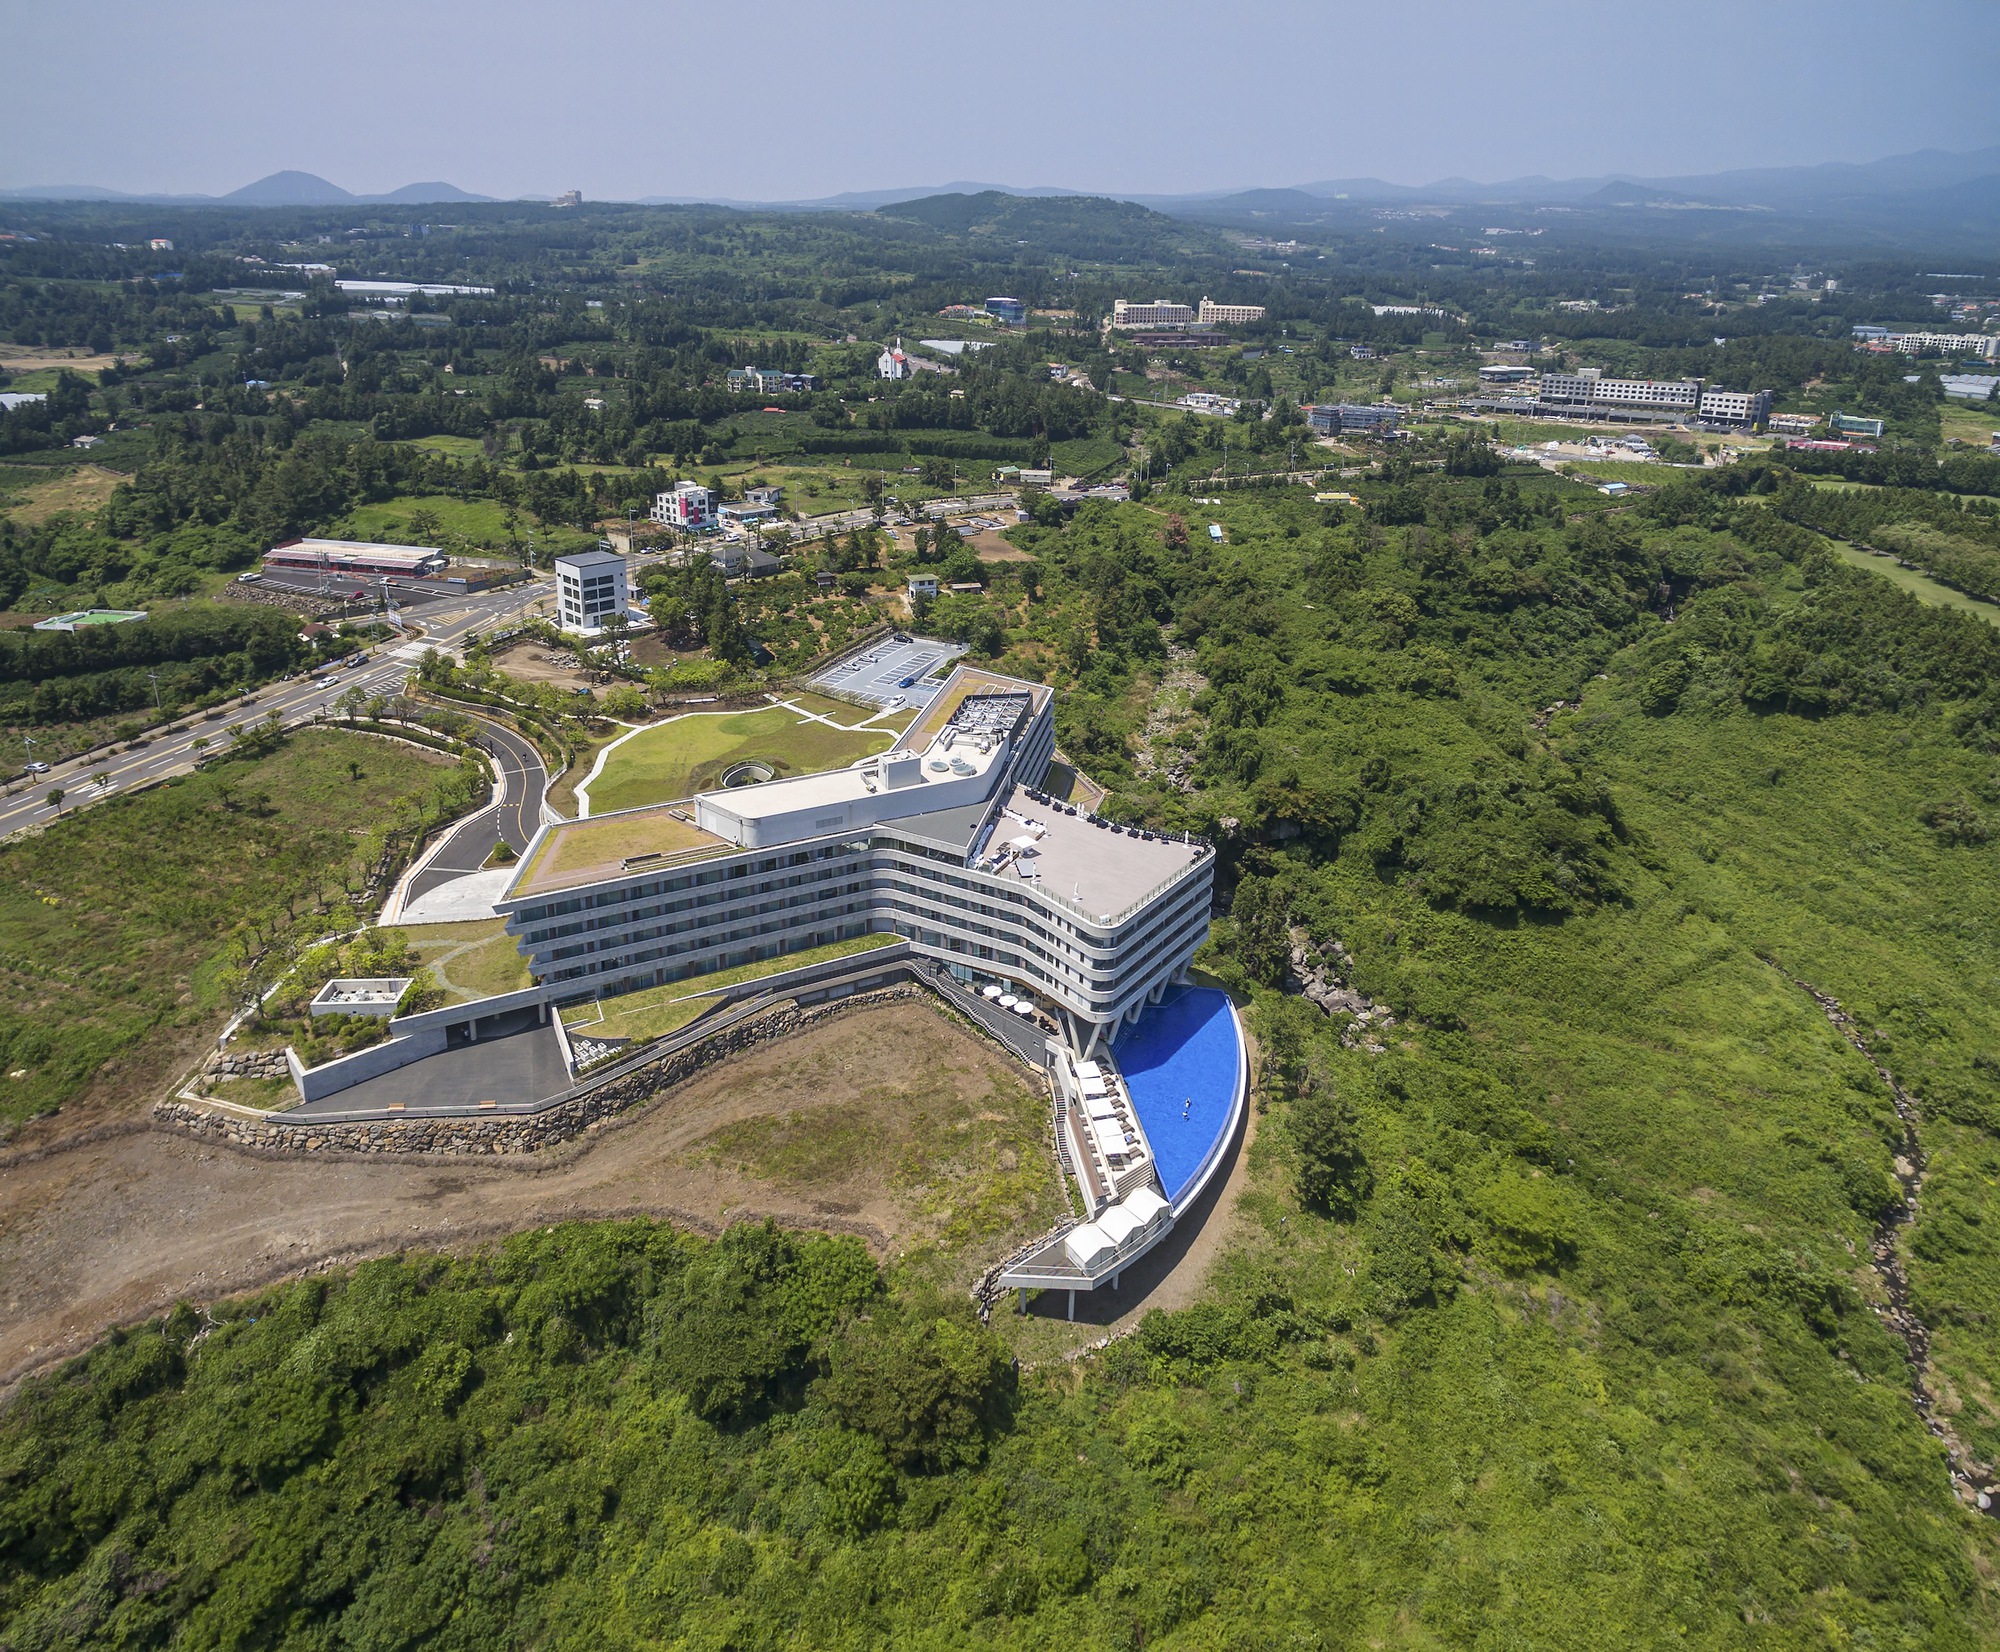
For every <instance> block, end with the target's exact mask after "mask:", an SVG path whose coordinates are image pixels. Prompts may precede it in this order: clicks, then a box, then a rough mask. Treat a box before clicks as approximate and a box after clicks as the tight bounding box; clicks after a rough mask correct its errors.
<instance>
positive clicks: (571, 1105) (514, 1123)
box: [153, 982, 924, 1155]
mask: <svg viewBox="0 0 2000 1652" xmlns="http://www.w3.org/2000/svg"><path fill="white" fill-rule="evenodd" d="M923 996H924V994H923V989H922V988H920V987H918V986H915V985H914V984H911V983H907V982H905V983H900V984H898V985H896V986H891V987H883V988H881V989H880V990H878V991H875V992H867V993H857V994H856V995H855V996H853V997H851V998H839V999H835V1000H834V1001H832V1002H831V1003H826V1004H813V1005H810V1006H808V1007H806V1008H804V1009H801V1008H799V1007H798V1006H797V1005H795V1004H785V1005H781V1006H779V1007H778V1008H775V1009H773V1010H771V1011H770V1012H769V1013H768V1014H765V1015H756V1016H752V1017H751V1018H750V1019H749V1020H747V1021H739V1022H738V1023H737V1024H736V1025H735V1026H733V1027H725V1028H722V1029H720V1030H718V1031H717V1033H716V1034H715V1036H714V1037H713V1038H707V1039H704V1040H702V1041H701V1042H700V1043H699V1044H693V1045H690V1046H688V1047H687V1048H686V1049H682V1050H677V1051H675V1052H674V1053H673V1054H672V1055H670V1056H666V1057H663V1058H662V1059H661V1060H660V1061H658V1062H656V1063H654V1064H652V1065H649V1066H645V1067H641V1068H639V1069H638V1070H637V1071H635V1072H630V1073H626V1074H625V1075H623V1076H622V1077H620V1078H617V1079H614V1080H612V1081H611V1082H609V1083H606V1084H602V1085H599V1086H598V1087H597V1088H595V1089H592V1090H587V1091H585V1092H583V1093H582V1094H580V1095H571V1096H567V1097H565V1098H564V1099H563V1100H561V1101H558V1102H556V1103H555V1104H554V1105H553V1106H549V1107H544V1108H543V1109H541V1111H539V1112H535V1113H493V1114H469V1115H464V1114H462V1115H453V1116H444V1117H429V1118H427V1117H424V1116H422V1115H415V1116H412V1117H409V1118H397V1119H364V1120H355V1121H352V1122H346V1123H328V1124H314V1123H311V1122H310V1121H306V1120H287V1119H284V1118H280V1117H273V1118H265V1119H249V1118H244V1117H242V1116H241V1115H239V1114H235V1113H230V1114H224V1113H220V1112H216V1111H212V1110H210V1109H207V1108H204V1107H200V1106H196V1105H194V1104H192V1103H189V1102H184V1101H177V1100H168V1101H161V1102H157V1103H155V1104H154V1107H153V1118H154V1121H155V1122H156V1123H157V1124H159V1125H161V1126H163V1127H165V1128H167V1129H170V1130H178V1131H181V1132H183V1133H184V1134H186V1135H190V1136H195V1137H198V1138H200V1139H203V1140H208V1141H223V1142H227V1143H229V1144H230V1145H231V1146H233V1147H246V1148H251V1149H254V1150H260V1151H263V1152H267V1153H285V1154H300V1153H308V1154H309V1153H435V1154H452V1155H467V1154H481V1155H490V1154H503V1155H518V1154H524V1153H535V1152H539V1151H541V1150H542V1149H544V1148H549V1147H555V1146H558V1145H560V1144H561V1143H563V1142H566V1141H570V1140H572V1139H573V1138H575V1137H577V1136H579V1135H581V1134H583V1133H584V1132H585V1131H586V1130H590V1129H593V1128H594V1127H596V1126H597V1125H600V1124H602V1123H603V1122H604V1121H605V1120H607V1119H610V1118H614V1117H616V1116H617V1115H618V1114H620V1113H623V1112H626V1111H627V1110H629V1109H631V1108H634V1107H638V1106H640V1105H642V1104H643V1103H645V1102H649V1101H652V1100H654V1099H655V1098H657V1097H658V1096H660V1095H661V1094H662V1093H663V1092H665V1091H667V1090H671V1089H672V1088H673V1087H674V1086H675V1085H677V1084H683V1083H685V1082H686V1081H687V1080H688V1079H690V1078H692V1077H694V1075H695V1074H696V1073H698V1072H700V1071H701V1070H702V1069H703V1068H705V1067H710V1066H713V1065H714V1064H715V1063H716V1062H718V1061H721V1060H724V1059H725V1058H727V1057H729V1056H732V1055H735V1054H737V1053H738V1052H740V1051H743V1050H747V1049H751V1048H754V1047H755V1046H756V1045H759V1044H764V1043H768V1042H770V1041H771V1040H772V1039H776V1038H788V1037H790V1036H791V1035H792V1034H793V1033H796V1032H801V1031H803V1030H804V1029H805V1028H807V1027H810V1026H813V1025H815V1024H817V1023H818V1022H821V1021H827V1020H831V1019H832V1018H833V1017H835V1016H837V1015H845V1014H847V1013H848V1012H849V1011H851V1010H857V1009H868V1008H873V1007H875V1006H878V1005H882V1004H888V1003H893V1002H896V1001H897V1000H900V999H905V998H920V997H923Z"/></svg>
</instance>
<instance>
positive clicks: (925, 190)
mask: <svg viewBox="0 0 2000 1652" xmlns="http://www.w3.org/2000/svg"><path fill="white" fill-rule="evenodd" d="M1083 193H1084V192H1083V191H1082V190H1079V189H1062V188H1052V187H1050V186H1049V185H1046V184H1037V185H1033V186H1031V187H1028V188H1024V189H1015V188H1012V187H1011V186H1009V185H1007V184H976V183H955V184H928V185H925V186H924V187H922V188H920V189H855V190H848V191H846V192H845V193H843V194H840V195H818V196H814V197H812V198H811V199H807V200H796V201H746V200H738V199H735V198H733V197H730V196H726V195H644V196H641V197H640V198H639V199H638V200H636V201H634V202H633V203H632V204H633V205H634V206H719V207H738V208H742V209H744V210H746V211H751V212H879V211H880V210H881V209H882V208H883V207H891V206H900V205H901V204H902V203H903V202H905V201H921V200H928V199H930V198H931V197H934V196H941V195H1013V196H1018V197H1021V198H1023V199H1030V200H1043V199H1053V198H1056V197H1061V196H1071V195H1081V194H1083Z"/></svg>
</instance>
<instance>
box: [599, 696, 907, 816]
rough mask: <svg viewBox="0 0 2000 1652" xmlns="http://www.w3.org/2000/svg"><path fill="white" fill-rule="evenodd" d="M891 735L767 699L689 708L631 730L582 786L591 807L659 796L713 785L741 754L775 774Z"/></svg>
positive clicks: (849, 756)
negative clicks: (712, 709) (754, 706)
mask: <svg viewBox="0 0 2000 1652" xmlns="http://www.w3.org/2000/svg"><path fill="white" fill-rule="evenodd" d="M892 738H893V736H891V735H890V733H889V732H888V731H887V730H886V729H885V730H883V731H882V732H880V733H875V732H873V731H871V732H868V733H862V734H853V733H849V732H847V731H846V730H844V729H836V728H829V727H828V726H827V725H826V724H824V723H815V722H808V721H804V720H802V719H800V718H799V716H798V715H797V714H796V713H794V712H790V711H785V710H783V709H781V708H780V707H777V706H772V707H771V708H769V709H768V710H764V711H735V712H725V713H721V714H719V715H717V714H713V713H691V714H689V715H687V716H684V717H676V718H674V719H672V720H671V721H670V722H665V723H657V724H655V725H654V726H653V727H651V728H648V729H645V730H642V731H641V732H640V733H638V734H635V735H633V736H632V737H631V738H630V739H629V740H627V741H626V742H625V743H624V744H623V745H621V746H619V747H618V748H617V750H615V751H613V752H612V753H611V754H610V756H609V757H607V758H606V759H605V762H604V769H603V772H602V773H601V774H599V775H598V777H597V778H596V779H595V780H593V781H591V782H590V783H589V785H588V786H587V787H579V788H578V793H579V802H581V800H582V797H583V795H584V794H585V793H587V794H588V797H589V802H590V810H591V813H593V814H610V813H611V812H613V811H614V810H617V809H634V808H637V807H639V806H640V805H641V804H645V803H666V802H670V801H671V800H673V799H675V798H680V797H691V796H693V795H694V794H695V793H696V792H699V791H705V790H708V789H709V788H712V787H713V786H715V785H716V784H718V783H719V781H720V780H721V778H722V774H723V771H724V770H725V769H727V768H729V767H730V765H732V764H734V763H740V762H742V761H744V760H745V759H747V758H758V759H761V760H762V761H763V762H766V763H769V764H770V765H771V766H772V768H774V769H776V770H777V772H778V775H779V776H780V777H781V778H782V777H785V776H788V775H795V774H814V773H817V772H818V771H820V770H822V769H833V768H839V767H841V766H843V765H844V764H847V763H851V762H853V761H854V760H855V759H857V758H861V757H866V756H868V755H869V754H870V753H871V752H878V751H882V750H885V749H886V748H887V747H888V745H889V743H890V740H891V739H892Z"/></svg>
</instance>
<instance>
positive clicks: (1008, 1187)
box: [0, 1002, 1055, 1389]
mask: <svg viewBox="0 0 2000 1652" xmlns="http://www.w3.org/2000/svg"><path fill="white" fill-rule="evenodd" d="M1030 1100H1033V1101H1034V1102H1035V1105H1045V1103H1042V1102H1040V1101H1039V1098H1033V1097H1032V1096H1031V1093H1030V1088H1029V1085H1028V1081H1027V1080H1026V1078H1025V1076H1024V1075H1023V1073H1022V1071H1021V1069H1020V1068H1018V1067H1016V1066H1015V1065H1013V1064H1012V1063H1010V1062H1009V1061H1007V1060H1006V1059H1005V1058H1004V1057H1002V1056H1001V1055H1000V1054H999V1053H998V1052H997V1051H995V1050H994V1049H993V1048H992V1047H991V1046H990V1045H988V1044H986V1043H985V1042H983V1041H981V1040H979V1039H976V1038H974V1037H973V1036H972V1035H971V1034H969V1033H966V1032H964V1031H962V1030H960V1029H959V1028H957V1027H956V1026H954V1025H952V1024H951V1023H949V1022H947V1021H945V1020H944V1019H943V1018H942V1017H941V1016H939V1015H938V1014H936V1013H935V1012H934V1011H932V1010H931V1009H930V1008H929V1007H928V1006H927V1005H925V1004H923V1003H920V1002H909V1003H899V1004H892V1005H889V1006H887V1007H885V1008H881V1009H870V1010H866V1011H860V1012H856V1013H854V1014H851V1015H848V1016H843V1017H839V1018H836V1019H834V1020H832V1021H830V1022H826V1023H822V1024H820V1025H818V1026H816V1027H813V1028H811V1029H809V1030H808V1031H806V1032H804V1033H802V1034H800V1035H798V1036H797V1037H794V1038H790V1039H786V1040H783V1041H781V1042H779V1043H775V1044H772V1045H769V1046H766V1047H764V1048H762V1049H758V1050H754V1051H751V1052H749V1053H748V1054H746V1055H743V1056H739V1057H737V1058H735V1059H733V1060H731V1061H728V1062H725V1063H723V1064H722V1065H720V1066H718V1067H715V1068H713V1069H711V1070H709V1071H708V1072H705V1073H703V1074H700V1075H698V1076H697V1077H696V1078H694V1079H693V1080H691V1081H690V1082H689V1083H687V1084H685V1085H682V1086H680V1087H679V1088H678V1089H675V1090H672V1091H669V1092H667V1093H666V1094H665V1095H663V1096H661V1097H660V1098H659V1099H658V1100H657V1101H655V1102H653V1103H651V1104H650V1105H648V1106H647V1107H645V1108H644V1109H640V1110H637V1111H635V1112H633V1113H631V1114H628V1115H626V1116H625V1117H624V1118H622V1119H620V1120H617V1121H616V1122H614V1123H612V1124H609V1125H607V1126H605V1127H603V1128H601V1129H600V1130H598V1131H596V1132H594V1133H593V1134H592V1135H591V1136H590V1137H589V1138H587V1139H586V1140H585V1141H584V1142H582V1143H577V1144H573V1145H572V1146H571V1147H569V1148H567V1149H565V1150H563V1151H561V1152H559V1153H552V1154H549V1155H546V1156H542V1157H541V1158H539V1159H538V1160H534V1161H523V1160H512V1161H494V1160H483V1161H482V1160H475V1159H444V1158H433V1159H394V1160H390V1159H380V1158H367V1157H360V1156H343V1157H341V1158H339V1159H332V1160H319V1159H316V1160H312V1161H305V1160H298V1159H288V1158H279V1157H265V1156H260V1155H254V1154H247V1153H240V1152H235V1151H231V1150H229V1149H226V1148H220V1147H216V1146H213V1145H209V1144H205V1143H197V1142H194V1141H191V1140H189V1139H187V1138H185V1137H182V1136H179V1135H175V1134H172V1133H169V1132H165V1131H157V1130H154V1129H152V1128H150V1127H149V1126H146V1125H144V1124H140V1123H137V1122H136V1121H135V1122H133V1123H132V1124H131V1125H130V1126H129V1128H127V1129H126V1130H124V1131H123V1133H118V1134H112V1135H108V1136H101V1137H99V1138H97V1139H90V1138H89V1137H85V1138H83V1139H81V1140H74V1139H73V1140H72V1141H71V1142H70V1143H69V1144H64V1143H62V1142H56V1143H53V1144H51V1145H49V1146H46V1147H43V1148H41V1149H39V1150H36V1151H30V1152H27V1153H16V1154H13V1155H11V1156H0V1389H5V1388H11V1387H12V1386H13V1384H15V1383H16V1382H18V1381H19V1380H20V1378H21V1377H23V1376H25V1375H27V1374H29V1373H31V1372H33V1371H35V1370H38V1369H42V1368H45V1367H47V1366H49V1365H50V1364H52V1363H54V1362H56V1361H59V1360H61V1359H64V1358H67V1357H68V1356H70V1355H72V1354H75V1353H79V1352H81V1351H82V1350H83V1349H85V1348H86V1347H88V1346H89V1345H90V1344H91V1343H92V1342H93V1341H94V1340H95V1339H96V1338H97V1337H98V1336H99V1335H100V1334H101V1333H102V1332H103V1331H104V1329H105V1328H106V1327H108V1326H112V1325H119V1324H130V1323H133V1322H135V1321H138V1320H141V1319H144V1318H147V1317H149V1316H150V1315H153V1314H156V1313H159V1312H161V1311H163V1310H164V1309H166V1308H168V1307H170V1306H171V1305H172V1304H173V1303H174V1302H175V1301H177V1300H180V1299H183V1298H186V1299H189V1300H194V1301H208V1300H213V1299H214V1298H216V1297H221V1296H226V1295H230V1294H233V1293H236V1292H240V1291H245V1290H250V1289H253V1288H256V1287H259V1286H263V1285H267V1284H270V1283H273V1282H275V1281H277V1280H280V1279H285V1278H291V1277H296V1276H298V1275H301V1274H306V1273H311V1272H315V1271H319V1270H322V1269H325V1268H328V1267H335V1266H344V1265H347V1264H350V1263H352V1262H355V1261H358V1260H360V1259H362V1258H364V1257H368V1256H375V1255H383V1254H387V1253H391V1252H395V1251H400V1250H405V1249H411V1248H418V1249H424V1250H433V1249H445V1248H451V1247H456V1246H463V1245H471V1244H475V1243H478V1242H481V1241H486V1240H490V1239H492V1238H494V1237H497V1236H498V1235H501V1234H504V1233H508V1232H512V1231H515V1230H518V1229H520V1228H523V1227H528V1226H532V1225H534V1224H536V1223H545V1222H555V1221H568V1220H574V1219H584V1218H605V1217H621V1216H639V1215H645V1216H656V1217H664V1218H669V1219H671V1220H673V1221H676V1222H679V1223H682V1224H684V1225H686V1226H689V1227H692V1228H696V1229H702V1230H708V1231H713V1230H716V1229H719V1228H721V1227H723V1226H725V1225H727V1224H728V1223H730V1222H733V1221H739V1220H745V1219H761V1218H763V1217H765V1216H769V1217H772V1218H774V1219H776V1220H778V1221H780V1222H784V1223H788V1224H793V1225H797V1226H801V1227H814V1228H821V1229H833V1230H836V1231H842V1232H850V1233H855V1234H858V1235H859V1236H860V1237H862V1238H863V1239H864V1240H866V1241H867V1243H868V1244H869V1246H870V1247H871V1249H873V1250H874V1251H875V1252H876V1253H877V1254H878V1255H887V1254H890V1253H892V1252H894V1251H896V1250H898V1249H899V1248H902V1247H904V1246H907V1245H914V1244H919V1243H929V1244H936V1243H940V1242H942V1243H945V1244H947V1245H949V1243H950V1242H951V1238H952V1235H951V1233H950V1231H949V1225H950V1219H951V1215H952V1213H953V1212H955V1211H957V1210H958V1209H959V1208H960V1207H961V1206H963V1205H964V1204H965V1203H966V1202H967V1201H968V1200H973V1201H977V1202H980V1203H981V1208H983V1209H985V1210H986V1211H987V1212H988V1217H989V1220H988V1221H987V1222H986V1223H985V1224H984V1228H983V1230H982V1231H980V1232H979V1233H977V1234H976V1235H963V1236H962V1237H964V1238H965V1239H966V1240H967V1242H968V1250H967V1253H966V1255H965V1256H964V1257H962V1258H961V1259H960V1264H959V1266H960V1268H975V1269H976V1265H978V1264H980V1263H982V1262H983V1260H985V1259H987V1258H990V1257H991V1256H996V1255H1000V1254H1003V1253H1004V1252H1005V1251H1007V1250H1008V1249H1011V1248H1012V1246H1013V1244H1014V1243H1016V1242H1017V1241H1018V1240H1019V1239H1020V1238H1023V1237H1026V1236H1027V1233H1030V1232H1035V1231H1039V1230H1040V1227H1041V1226H1045V1225H1046V1220H1047V1215H1048V1212H1047V1210H1046V1209H1044V1208H1042V1206H1044V1205H1045V1204H1046V1203H1048V1202H1049V1201H1050V1200H1052V1199H1053V1198H1054V1197H1055V1194H1054V1192H1053V1189H1054V1185H1055V1184H1054V1181H1053V1174H1052V1172H1050V1173H1049V1174H1047V1175H1043V1176H1041V1177H1040V1178H1039V1180H1040V1181H1043V1182H1046V1183H1047V1184H1048V1189H1049V1191H1048V1192H1047V1193H1045V1194H1044V1193H1037V1192H1035V1190H1034V1188H1033V1187H1032V1186H1029V1185H1027V1183H1028V1181H1031V1180H1033V1179H1034V1178H1024V1175H1023V1171H1024V1170H1025V1169H1027V1168H1029V1167H1028V1163H1027V1161H1028V1158H1029V1155H1028V1154H1025V1153H1023V1152H1022V1151H1021V1145H1022V1144H1021V1142H1020V1136H1019V1130H1018V1129H1017V1128H1013V1127H1009V1126H1006V1125H1002V1126H1000V1127H997V1128H996V1127H994V1126H993V1125H992V1124H991V1122H990V1121H991V1120H992V1119H993V1118H994V1117H995V1116H996V1115H1000V1114H1008V1115H1010V1116H1011V1114H1012V1113H1013V1112H1017V1111H1019V1110H1020V1109H1021V1108H1023V1107H1024V1106H1025V1104H1026V1103H1027V1102H1029V1101H1030ZM815 1111H823V1112H824V1113H825V1116H826V1119H827V1121H828V1129H827V1132H826V1135H827V1136H828V1138H829V1140H830V1141H834V1142H835V1148H830V1149H828V1150H825V1151H818V1152H814V1153H800V1152H797V1151H791V1150H788V1145H787V1141H786V1139H785V1138H786V1136H787V1135H806V1134H809V1133H807V1132H796V1131H794V1132H785V1131H780V1130H777V1129H775V1128H773V1127H771V1126H768V1125H767V1126H765V1127H764V1129H763V1130H762V1133H761V1134H760V1132H759V1130H758V1128H757V1126H758V1121H769V1120H777V1119H783V1118H788V1117H789V1118H796V1117H800V1116H804V1115H807V1114H808V1113H810V1112H815ZM837 1138H845V1141H846V1143H847V1145H846V1146H845V1148H838V1141H837ZM877 1138H879V1139H880V1141H881V1142H883V1143H885V1144H890V1145H891V1146H892V1147H893V1150H894V1152H895V1155H896V1157H897V1159H898V1161H899V1163H900V1165H901V1166H902V1167H903V1168H902V1169H900V1170H899V1171H898V1172H897V1173H894V1174H889V1175H885V1174H884V1173H883V1170H884V1167H883V1165H882V1164H881V1163H879V1162H878V1160H879V1159H880V1158H881V1153H880V1152H879V1151H876V1150H874V1149H872V1148H871V1145H870V1144H871V1142H873V1141H874V1140H876V1139H877ZM835 1149H837V1150H835ZM753 1167H754V1168H753ZM758 1168H761V1169H762V1170H763V1171H764V1172H765V1173H764V1174H758V1173H757V1169H758ZM1030 1206H1033V1207H1034V1208H1033V1209H1032V1211H1030V1209H1029V1208H1028V1207H1030ZM973 1250H976V1251H977V1253H978V1254H977V1255H976V1256H975V1255H973V1254H972V1251H973Z"/></svg>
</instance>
